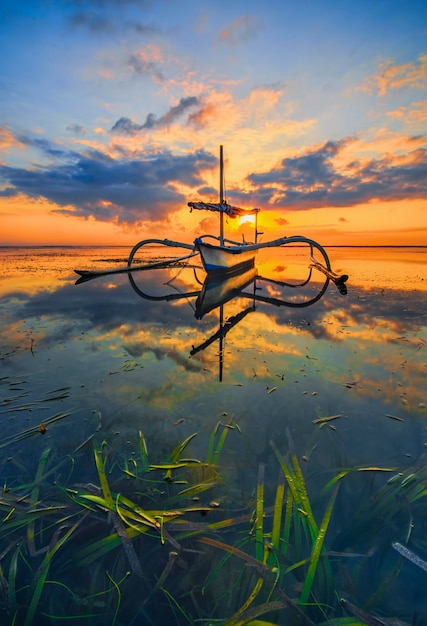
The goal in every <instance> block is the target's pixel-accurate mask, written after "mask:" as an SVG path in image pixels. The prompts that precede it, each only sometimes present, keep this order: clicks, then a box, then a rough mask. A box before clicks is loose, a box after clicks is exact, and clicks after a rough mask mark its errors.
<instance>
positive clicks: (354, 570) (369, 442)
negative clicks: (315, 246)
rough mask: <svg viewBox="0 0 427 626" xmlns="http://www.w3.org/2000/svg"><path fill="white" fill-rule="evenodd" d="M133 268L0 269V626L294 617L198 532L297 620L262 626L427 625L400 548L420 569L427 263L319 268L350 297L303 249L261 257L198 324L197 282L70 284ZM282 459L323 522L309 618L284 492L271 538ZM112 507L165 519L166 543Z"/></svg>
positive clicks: (167, 277)
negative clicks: (99, 272) (373, 620)
mask: <svg viewBox="0 0 427 626" xmlns="http://www.w3.org/2000/svg"><path fill="white" fill-rule="evenodd" d="M128 253H129V250H128V249H124V248H123V249H122V248H3V249H0V293H1V301H0V311H1V316H0V324H1V337H0V392H1V395H0V403H1V404H0V415H1V418H2V437H1V439H0V468H1V483H2V485H1V487H2V499H1V501H0V507H1V508H0V517H1V519H3V522H2V526H1V527H0V556H1V562H0V565H1V571H0V583H1V584H0V590H1V595H0V607H1V610H0V614H1V615H0V618H1V623H11V624H12V623H14V624H30V623H34V624H39V623H40V624H51V623H52V624H63V623H64V619H66V618H67V619H68V618H70V619H71V618H73V622H72V623H78V624H166V623H170V624H174V623H176V624H181V623H182V624H188V623H204V624H211V623H212V624H214V623H221V624H226V623H228V621H227V620H230V619H231V617H232V616H233V614H235V613H236V612H238V611H239V610H240V609H241V610H242V613H244V610H246V611H248V610H249V608H250V607H251V608H252V609H254V610H255V607H257V606H260V605H261V604H262V605H267V604H268V603H269V602H270V603H271V602H274V601H283V597H282V598H280V597H279V598H278V597H277V596H275V595H274V592H272V591H271V588H270V587H268V583H267V581H265V580H264V579H263V577H262V575H260V574H259V573H258V574H257V570H256V569H254V567H251V566H250V564H248V562H247V561H245V560H244V559H242V558H240V557H237V556H236V555H234V556H231V554H230V552H227V551H226V550H225V549H223V550H221V549H220V548H218V547H215V546H212V545H208V544H206V543H202V542H200V541H199V542H198V541H197V540H196V536H195V535H194V536H192V537H191V536H190V535H191V532H193V534H194V533H195V532H196V530H195V529H196V526H197V524H200V528H199V529H198V531H197V532H198V533H199V535H200V536H201V535H203V537H207V538H208V539H209V538H211V539H212V538H213V539H216V540H217V541H221V542H222V543H224V544H227V545H228V546H234V547H238V548H240V549H242V550H243V551H245V553H246V554H248V555H251V556H252V557H256V558H257V559H258V560H261V562H262V561H263V562H264V564H267V565H268V566H271V567H274V568H275V569H274V573H275V575H276V574H277V572H280V576H281V577H280V578H279V579H278V580H279V586H280V587H281V589H282V590H284V592H286V594H287V596H289V597H290V598H291V599H293V600H294V601H295V602H296V603H297V605H298V607H302V608H300V610H302V611H303V613H304V617H301V615H299V614H298V611H297V610H292V611H290V610H289V608H288V609H284V608H280V607H278V606H275V607H273V606H271V607H270V609H269V611H268V612H266V613H262V612H261V609H260V610H259V611H260V612H259V613H256V612H254V613H253V616H252V619H255V618H257V616H259V619H264V620H265V621H266V622H267V623H272V624H285V623H286V624H294V623H295V624H299V623H301V624H302V623H310V622H309V621H308V622H304V620H305V619H306V620H311V623H322V622H325V623H348V622H344V621H341V622H339V621H338V620H339V619H341V620H344V617H345V616H347V617H349V616H350V615H351V613H350V612H349V611H348V610H346V609H345V608H344V607H343V606H341V604H340V602H339V599H340V598H345V599H347V601H348V602H350V603H351V604H352V605H354V606H356V607H359V608H360V609H361V610H363V611H365V612H367V613H369V614H371V615H372V614H374V615H377V616H382V617H384V618H385V619H387V618H396V619H400V620H402V621H404V622H406V623H413V624H427V599H426V597H427V596H426V594H425V588H426V582H427V578H426V576H427V574H426V572H425V571H424V570H423V569H422V568H421V567H419V566H418V565H417V564H416V563H414V562H412V561H411V560H409V559H408V558H405V557H402V556H401V555H400V553H398V552H397V551H396V550H395V549H393V547H392V544H393V543H394V542H399V543H400V544H402V545H407V546H408V548H410V549H411V550H412V551H413V552H414V553H416V554H417V555H418V556H419V557H420V558H421V559H423V560H427V540H426V537H427V516H426V513H427V506H426V502H425V499H426V494H427V464H426V446H427V430H426V428H427V409H426V404H427V385H426V382H427V354H426V350H427V333H426V326H427V305H426V296H427V249H425V248H393V249H392V248H385V249H375V248H366V249H362V248H348V249H345V248H330V249H328V253H329V256H330V258H331V261H332V265H333V268H334V269H335V271H337V272H339V273H346V274H349V276H350V278H349V281H348V283H347V285H348V293H347V294H346V295H343V294H341V293H340V292H339V290H338V289H337V288H336V286H335V285H334V284H333V283H329V285H325V281H324V278H323V275H322V274H319V273H317V272H316V271H313V273H312V274H311V276H309V273H308V270H307V259H306V256H305V254H304V253H303V250H301V249H299V248H294V249H293V251H292V254H290V253H289V252H287V251H274V252H268V253H262V254H261V255H260V256H259V258H258V261H257V268H258V278H257V280H256V285H254V283H253V282H251V281H250V279H251V278H253V277H252V276H250V275H248V276H246V280H244V281H243V283H246V282H247V283H248V284H247V285H245V286H244V288H243V293H240V294H238V295H237V297H235V298H233V299H230V300H228V301H227V302H226V303H225V304H223V306H221V307H217V308H213V310H212V311H210V312H208V313H206V314H205V315H203V316H202V318H201V319H199V320H198V319H196V316H195V313H196V305H197V294H198V293H199V292H200V290H201V288H202V283H203V281H204V277H205V276H204V274H203V272H202V270H201V269H200V268H199V269H197V268H194V267H188V266H187V267H185V268H182V267H175V268H169V269H162V270H152V271H150V272H137V273H136V272H135V273H134V274H133V276H134V281H133V282H130V281H129V279H128V276H127V275H125V274H119V275H111V276H104V277H102V278H97V279H96V280H92V281H89V282H86V283H83V284H79V285H75V281H76V278H77V276H76V274H75V273H74V272H73V269H74V268H82V269H92V268H97V269H104V268H111V267H119V266H122V265H125V264H126V259H127V255H128ZM149 254H150V255H151V257H152V258H158V255H160V254H161V252H160V251H159V250H155V249H152V250H150V252H149ZM308 278H310V280H308ZM240 287H241V285H238V284H233V285H231V289H234V290H235V291H230V292H229V295H230V297H231V294H232V293H236V289H237V291H238V288H240ZM254 294H255V296H257V297H256V298H255V299H254V298H253V295H254ZM263 299H264V300H265V301H263ZM269 299H270V300H269ZM279 301H280V303H281V305H280V306H278V304H279ZM311 302H312V303H311ZM301 305H305V306H301ZM326 418H329V419H326ZM44 429H46V431H45V432H44ZM193 434H196V435H195V436H194V437H193V438H191V440H190V441H189V442H188V444H187V445H185V447H182V449H180V448H179V444H180V443H181V442H184V441H185V440H186V438H189V437H190V436H192V435H193ZM275 450H276V452H275ZM215 452H216V453H217V456H215ZM97 455H98V456H97ZM96 459H98V461H99V462H100V463H101V465H102V466H103V467H104V468H105V472H106V476H107V479H108V482H109V485H110V488H111V493H112V495H111V498H112V502H114V503H115V504H114V507H115V508H114V507H113V509H114V510H113V512H112V513H110V514H108V498H107V500H105V498H106V494H105V491H104V490H103V489H102V487H103V485H102V480H101V475H102V470H101V474H100V471H99V467H98V469H97V465H96ZM183 459H184V461H182V460H183ZM186 459H187V460H188V459H190V461H187V460H186ZM196 460H197V461H202V463H199V465H200V467H197V468H196V465H195V461H196ZM178 461H180V462H181V465H182V467H181V468H178V467H175V466H177V464H178V463H177V462H178ZM281 461H282V462H283V463H286V464H287V466H288V467H291V469H293V471H295V472H296V475H297V476H299V474H298V472H299V468H300V469H301V471H302V475H303V480H304V484H305V486H306V489H307V493H308V495H307V498H308V500H309V502H310V505H311V509H312V514H313V517H314V519H315V520H316V524H317V527H320V526H321V522H322V519H324V515H325V511H326V510H327V505H328V503H330V504H331V507H332V506H333V508H331V511H332V512H331V517H330V521H329V524H328V527H327V532H326V537H325V543H324V545H323V555H324V556H322V557H321V558H320V563H319V566H318V568H317V570H316V574H315V582H314V583H313V590H312V595H309V602H308V601H306V602H301V595H300V594H301V593H304V591H303V592H301V589H302V588H303V587H304V580H305V578H306V575H307V567H308V561H309V559H310V555H311V554H312V553H313V545H310V541H309V540H307V539H304V536H305V535H304V533H305V530H304V529H305V526H304V524H306V522H305V521H304V520H302V521H297V518H298V516H299V518H298V519H300V518H302V517H304V516H305V517H307V510H301V508H304V507H301V506H300V507H294V513H293V514H292V516H291V517H289V518H288V517H287V516H286V515H287V514H286V512H285V511H286V502H287V503H288V507H290V508H289V510H291V509H292V498H291V496H286V494H287V493H288V491H289V489H288V483H286V489H285V496H284V498H285V500H284V503H283V515H282V521H281V524H279V521H278V518H277V513H276V514H275V513H274V506H273V505H274V503H275V501H277V497H278V496H277V486H278V484H279V490H280V484H281V480H282V478H279V477H280V476H283V472H282V471H281V465H280V463H281ZM166 463H169V465H170V464H175V465H174V468H173V469H170V467H169V466H167V465H165V464H166ZM156 464H157V465H159V464H162V467H160V468H158V469H157V470H156V469H155V467H154V466H155V465H156ZM213 468H214V469H213ZM149 469H151V471H148V470H149ZM196 470H197V471H196ZM202 470H203V471H202ZM214 470H215V471H214ZM179 472H181V473H179ZM331 481H332V482H331ZM257 485H258V491H257ZM260 485H263V488H264V494H263V498H261V496H260ZM104 486H105V485H104ZM190 487H191V488H190ZM186 488H188V489H189V490H188V493H186V494H184V495H183V494H182V493H181V492H182V491H183V490H185V489H186ZM334 490H337V493H336V496H335V495H334V498H335V497H336V499H335V500H333V502H332V500H331V494H335V491H334ZM291 492H292V490H290V493H291ZM122 496H123V498H128V499H129V500H131V501H132V502H133V503H134V504H135V506H136V505H138V506H139V507H140V508H141V510H144V511H147V510H150V511H157V517H156V516H155V514H154V513H153V514H152V515H151V518H150V519H151V521H152V519H153V515H154V517H155V520H157V521H156V524H157V526H156V524H154V525H151V526H150V523H151V522H147V520H145V522H144V518H143V517H142V518H141V513H135V511H133V513H132V512H130V513H129V509H132V507H131V506H130V505H129V504H126V503H125V501H124V500H123V501H122V500H121V499H120V498H121V497H122ZM90 497H94V498H95V499H94V500H90ZM96 498H98V500H96ZM102 498H104V500H103V501H102V502H101V499H102ZM294 500H295V498H294ZM261 501H262V505H261ZM261 506H263V507H264V510H263V509H262V508H260V507H261ZM304 506H305V505H304ZM307 506H308V505H307ZM49 507H50V508H49ZM55 507H56V508H55ZM59 507H62V508H59ZM126 507H127V508H126ZM191 507H193V508H194V509H197V510H194V511H190V512H189V509H190V508H191ZM203 507H204V508H203ZM257 507H258V509H257ZM174 508H175V509H180V511H181V513H180V515H181V517H182V518H183V519H184V520H185V521H187V520H188V519H190V522H191V523H192V524H194V526H191V525H189V526H188V528H187V530H186V532H184V530H185V529H184V527H182V529H179V528H178V529H177V528H176V522H175V526H173V525H171V526H170V530H168V528H169V526H168V524H167V523H166V522H167V518H166V517H165V516H164V515H163V514H161V513H159V511H164V510H166V509H167V510H168V511H171V510H172V511H173V510H174ZM125 509H126V511H127V512H126V513H124V512H123V511H124V510H125ZM40 510H43V511H44V513H40V512H37V511H40ZM184 510H185V512H183V511H184ZM257 511H258V518H261V517H262V524H261V526H260V523H261V522H260V520H259V519H258V518H257ZM298 511H299V513H298ZM132 515H133V517H132ZM162 515H163V516H162ZM310 515H311V513H309V515H308V518H309V519H311V518H310ZM31 516H33V518H34V519H33V518H31ZM188 516H190V517H188ZM237 518H241V520H242V521H240V522H237V521H236V520H237ZM117 520H118V521H117ZM159 520H160V521H159ZM224 520H234V522H233V523H231V522H230V524H229V525H227V524H224V528H225V530H224V528H223V527H221V528H220V527H218V528H217V527H213V526H212V527H208V524H215V523H217V522H218V523H219V522H221V521H224ZM287 520H291V521H290V522H289V524H290V525H291V528H292V530H291V534H290V535H289V534H288V535H287V534H286V532H287V530H286V528H287ZM77 522H78V523H77ZM190 522H188V523H189V524H190ZM76 523H77V525H76V527H75V528H74V526H73V525H74V524H76ZM144 523H146V526H144ZM183 523H184V522H183ZM274 523H276V524H278V525H279V527H280V528H281V530H280V540H279V544H278V545H277V546H274V539H275V537H274V531H273V529H272V525H274ZM141 524H142V526H141ZM163 525H164V530H165V532H164V533H162V532H161V530H162V529H160V526H162V528H163ZM298 525H300V526H298ZM309 526H310V524H309ZM141 527H144V528H145V529H146V531H145V530H144V532H143V533H142V534H141ZM120 528H122V531H120ZM310 528H311V527H310ZM310 528H309V533H310V532H311V531H312V528H311V530H310ZM70 529H73V530H72V531H71V535H70V537H66V541H65V540H64V543H63V544H61V543H60V542H61V539H62V538H64V537H65V535H66V533H68V532H69V531H70ZM123 529H124V530H123ZM159 529H160V530H159ZM120 532H122V534H123V532H124V533H125V534H127V536H128V537H130V539H129V538H128V542H129V544H130V545H131V549H129V546H128V544H127V542H126V540H124V539H123V537H122V539H121V540H120V538H118V536H120ZM257 533H258V534H257ZM272 533H273V534H272ZM33 535H34V538H33ZM199 535H198V536H199ZM298 536H300V539H299V540H298ZM301 537H302V539H301ZM115 539H117V545H114V546H113V545H112V544H113V542H114V541H115ZM102 541H104V543H102ZM99 542H101V543H99ZM108 542H110V543H108ZM260 543H261V544H262V545H261V552H260V551H259V550H260V548H259V545H260ZM110 544H111V545H110ZM271 544H273V547H271ZM55 546H57V548H56V549H55ZM90 546H95V548H93V551H92V552H90ZM126 546H127V547H126ZM268 546H270V547H271V554H270V553H269V554H267V551H268ZM96 550H99V551H98V552H97V551H96ZM129 550H130V551H131V554H129ZM263 550H264V552H263ZM46 555H51V556H50V557H49V559H47V558H46ZM171 555H172V556H171ZM135 557H136V558H137V560H138V563H139V564H140V565H138V564H135V560H134V559H135ZM304 560H305V561H304ZM299 561H304V563H302V565H299V566H297V567H293V565H294V564H295V563H296V562H299ZM326 562H327V565H325V563H326ZM47 563H49V564H47ZM139 567H140V568H141V570H140V571H139V572H138V568H139ZM43 568H45V569H43ZM168 568H169V569H168ZM128 572H131V573H130V574H128ZM277 575H278V574H277ZM264 576H266V574H265V573H264ZM282 576H283V578H282ZM257 580H261V581H263V580H264V583H262V582H261V583H258V584H261V586H262V584H263V585H264V586H263V589H262V590H261V591H260V592H259V594H258V596H257V597H255V596H256V594H255V596H254V598H253V599H252V600H253V601H252V603H249V604H248V605H247V606H245V602H246V601H247V599H248V597H249V596H250V595H251V593H252V591H253V589H254V587H255V586H256V584H257ZM37 581H39V587H37ZM40 581H41V582H40ZM39 592H40V593H39ZM263 594H264V595H263ZM298 602H301V603H300V604H298ZM308 603H311V604H312V605H314V604H317V606H316V607H314V606H312V607H311V608H309V607H307V604H308ZM348 606H349V605H347V608H348ZM107 615H108V617H106V616H107ZM245 615H246V614H245ZM249 617H250V615H249ZM334 619H335V620H337V621H336V622H333V620H334ZM7 620H9V621H7ZM29 620H31V621H29ZM292 620H293V621H292ZM328 620H329V622H328ZM249 622H250V619H249V618H248V619H247V620H246V621H241V622H238V621H236V622H231V621H230V622H229V623H230V624H231V623H249ZM352 623H356V622H352ZM360 623H364V622H363V621H361V622H360Z"/></svg>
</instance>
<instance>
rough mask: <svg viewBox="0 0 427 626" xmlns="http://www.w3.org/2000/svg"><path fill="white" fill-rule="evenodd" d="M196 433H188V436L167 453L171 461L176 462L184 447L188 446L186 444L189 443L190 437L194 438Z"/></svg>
mask: <svg viewBox="0 0 427 626" xmlns="http://www.w3.org/2000/svg"><path fill="white" fill-rule="evenodd" d="M197 435H198V433H193V434H192V435H190V436H189V437H187V439H184V441H182V442H181V443H180V444H179V445H178V446H177V447H176V448H174V450H172V452H171V453H170V455H169V458H170V460H171V461H172V462H173V463H177V462H178V460H179V458H180V456H181V454H182V452H183V451H184V449H185V448H186V447H187V446H188V444H189V443H190V441H191V440H192V439H194V437H196V436H197Z"/></svg>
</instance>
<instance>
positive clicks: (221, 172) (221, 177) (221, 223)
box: [219, 146, 225, 246]
mask: <svg viewBox="0 0 427 626" xmlns="http://www.w3.org/2000/svg"><path fill="white" fill-rule="evenodd" d="M224 201H225V200H224V157H223V150H222V146H220V147H219V202H220V204H223V203H224ZM219 243H220V245H221V246H223V245H224V213H223V212H222V211H220V214H219Z"/></svg>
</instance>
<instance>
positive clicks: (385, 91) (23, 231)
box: [0, 0, 427, 245]
mask: <svg viewBox="0 0 427 626" xmlns="http://www.w3.org/2000/svg"><path fill="white" fill-rule="evenodd" d="M220 144H223V145H224V154H225V159H226V192H227V199H228V201H229V202H230V203H231V204H235V205H237V206H242V207H259V208H260V209H261V211H262V212H261V214H260V218H259V219H260V229H261V230H263V231H264V235H263V238H264V240H266V239H270V238H273V237H277V236H281V235H294V234H300V235H307V236H309V237H313V238H315V239H318V240H319V241H320V242H321V243H323V244H324V245H354V244H361V245H363V244H370V245H375V244H377V245H385V244H388V245H392V244H398V245H427V149H426V148H427V2H426V1H425V0H406V1H404V0H358V2H354V0H352V1H351V2H350V1H349V0H298V1H294V2H291V1H290V0H266V1H264V2H255V1H254V0H232V1H231V0H228V1H227V2H226V1H224V0H216V1H215V2H213V1H207V0H197V2H196V1H195V0H180V1H179V2H178V1H177V0H39V1H38V2H34V0H19V2H17V1H16V0H0V245H44V244H48V245H61V244H82V245H83V244H87V245H92V244H96V245H104V244H105V245H114V244H117V245H122V244H123V245H133V244H134V243H136V242H137V241H139V240H140V239H144V238H148V237H159V238H163V237H168V238H176V239H178V240H180V241H191V240H192V239H193V238H194V236H195V235H196V234H202V233H203V232H211V233H213V234H217V228H218V227H217V220H216V218H215V216H212V215H211V214H206V215H205V214H204V213H199V212H193V213H190V212H189V210H188V208H187V202H188V201H189V200H192V201H197V200H205V201H216V200H217V199H218V154H219V145H220ZM196 213H197V215H196ZM243 228H244V227H243V226H239V224H238V222H237V221H235V220H234V221H233V220H229V223H227V225H226V229H227V230H226V232H227V234H228V235H230V236H231V235H235V236H236V237H238V238H240V236H241V231H242V229H243Z"/></svg>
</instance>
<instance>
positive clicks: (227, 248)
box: [75, 146, 348, 285]
mask: <svg viewBox="0 0 427 626" xmlns="http://www.w3.org/2000/svg"><path fill="white" fill-rule="evenodd" d="M219 160H220V181H219V182H220V185H219V187H220V189H219V202H218V203H211V202H188V206H189V208H190V210H191V211H192V210H193V209H196V210H201V211H214V212H216V213H218V215H219V236H215V235H201V236H200V237H197V238H196V239H195V240H194V242H193V243H192V244H190V243H183V242H179V241H172V240H170V239H144V240H143V241H140V242H138V243H137V244H136V245H135V246H134V247H133V248H132V250H131V252H130V255H129V258H128V263H127V266H126V267H121V268H115V269H111V270H108V269H107V270H98V271H96V270H75V272H76V273H77V274H79V276H80V278H79V280H78V282H79V283H81V282H86V281H88V280H91V279H92V278H96V277H98V276H102V275H107V274H119V273H125V272H127V273H128V272H134V271H138V270H146V269H147V270H149V269H153V268H156V267H162V266H167V265H170V264H171V263H182V262H186V261H188V260H189V259H191V258H192V257H194V256H196V255H200V259H201V261H202V264H203V268H204V269H205V271H206V272H208V273H211V272H220V273H223V274H225V275H226V274H238V273H240V272H241V271H244V270H246V269H250V268H251V267H254V265H255V257H256V254H257V252H258V250H260V249H262V248H278V247H281V246H286V245H290V244H296V245H304V244H305V245H307V246H308V247H309V259H310V265H311V266H312V267H315V268H316V269H317V270H319V271H320V272H322V273H323V274H325V276H327V277H328V278H329V279H330V280H332V281H334V282H335V283H336V284H337V285H344V283H345V282H346V281H347V279H348V276H347V275H346V274H343V275H338V274H335V272H333V271H332V269H331V264H330V261H329V258H328V255H327V253H326V250H325V249H324V248H323V247H322V246H321V245H320V244H319V243H317V242H316V241H314V240H313V239H309V238H308V237H304V236H301V235H294V236H290V237H288V236H284V237H279V238H278V239H273V240H272V241H266V242H261V241H258V236H259V235H260V234H262V233H260V232H259V231H258V213H259V209H258V208H252V209H241V208H239V207H236V206H233V205H231V204H229V203H228V202H227V201H226V198H225V194H224V159H223V147H222V146H220V159H219ZM224 216H227V217H230V218H237V217H242V216H253V217H254V241H253V242H251V243H248V242H246V241H243V242H240V243H239V242H237V241H232V240H231V239H227V238H225V237H224ZM150 244H155V245H161V246H167V247H174V248H184V249H186V250H188V253H187V254H185V255H181V256H177V257H174V258H169V259H167V260H165V261H163V260H161V261H154V262H150V263H136V262H135V258H136V256H137V253H138V252H139V251H140V250H141V249H142V248H143V247H144V246H148V245H150ZM315 250H316V251H317V252H319V253H320V255H321V257H322V259H321V261H319V260H318V259H316V258H315V257H314V254H315Z"/></svg>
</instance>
